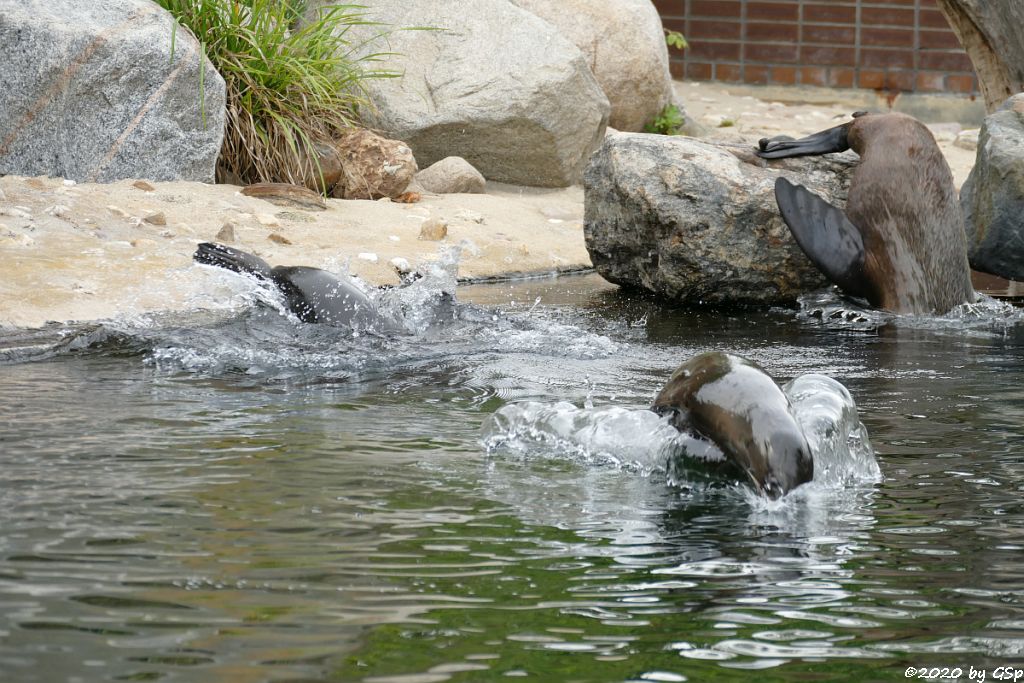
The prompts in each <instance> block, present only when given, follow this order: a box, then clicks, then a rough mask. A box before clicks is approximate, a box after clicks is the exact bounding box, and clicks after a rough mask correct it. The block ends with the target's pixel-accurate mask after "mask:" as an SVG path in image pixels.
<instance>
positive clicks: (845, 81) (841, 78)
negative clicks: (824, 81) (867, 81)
mask: <svg viewBox="0 0 1024 683" xmlns="http://www.w3.org/2000/svg"><path fill="white" fill-rule="evenodd" d="M854 76H855V74H854V71H853V69H843V68H839V69H836V68H833V69H829V70H828V84H829V85H830V86H831V87H833V88H852V87H853V81H854Z"/></svg>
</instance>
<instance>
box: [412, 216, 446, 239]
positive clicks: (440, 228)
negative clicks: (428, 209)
mask: <svg viewBox="0 0 1024 683" xmlns="http://www.w3.org/2000/svg"><path fill="white" fill-rule="evenodd" d="M447 236H448V224H447V223H445V222H444V221H443V220H441V219H440V218H428V219H427V220H425V221H423V225H421V226H420V237H419V238H420V239H421V240H427V241H430V242H440V241H441V240H443V239H444V238H445V237H447Z"/></svg>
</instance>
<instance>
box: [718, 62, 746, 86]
mask: <svg viewBox="0 0 1024 683" xmlns="http://www.w3.org/2000/svg"><path fill="white" fill-rule="evenodd" d="M715 80H716V81H731V82H738V81H742V80H743V68H742V67H741V66H740V65H739V64H715Z"/></svg>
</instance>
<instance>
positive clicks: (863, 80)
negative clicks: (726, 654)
mask: <svg viewBox="0 0 1024 683" xmlns="http://www.w3.org/2000/svg"><path fill="white" fill-rule="evenodd" d="M857 85H858V86H859V87H861V88H868V89H870V90H881V89H882V88H883V87H885V72H884V71H868V70H866V69H861V72H860V74H858V76H857Z"/></svg>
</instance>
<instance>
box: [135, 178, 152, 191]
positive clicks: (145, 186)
mask: <svg viewBox="0 0 1024 683" xmlns="http://www.w3.org/2000/svg"><path fill="white" fill-rule="evenodd" d="M132 187H134V188H136V189H139V190H142V191H143V192H155V191H156V188H155V187H153V186H152V185H150V184H149V183H147V182H146V181H145V180H136V181H135V182H134V183H132Z"/></svg>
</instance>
